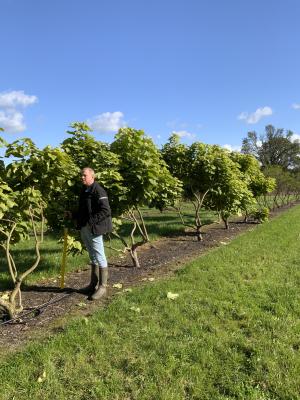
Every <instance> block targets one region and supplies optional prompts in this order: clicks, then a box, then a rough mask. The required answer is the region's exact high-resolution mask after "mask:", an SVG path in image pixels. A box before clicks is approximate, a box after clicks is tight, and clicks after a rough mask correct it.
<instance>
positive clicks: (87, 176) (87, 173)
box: [81, 167, 95, 186]
mask: <svg viewBox="0 0 300 400" xmlns="http://www.w3.org/2000/svg"><path fill="white" fill-rule="evenodd" d="M81 180H82V183H83V184H84V185H85V186H91V185H92V184H93V183H94V181H95V172H94V170H93V169H92V168H89V167H86V168H83V170H82V171H81Z"/></svg>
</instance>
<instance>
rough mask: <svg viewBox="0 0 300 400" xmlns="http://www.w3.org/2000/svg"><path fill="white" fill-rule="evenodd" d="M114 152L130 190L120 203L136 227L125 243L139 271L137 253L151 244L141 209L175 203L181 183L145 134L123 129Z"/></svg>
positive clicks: (122, 213) (113, 148)
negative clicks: (139, 237)
mask: <svg viewBox="0 0 300 400" xmlns="http://www.w3.org/2000/svg"><path fill="white" fill-rule="evenodd" d="M111 150H112V151H113V152H114V153H116V154H117V155H118V157H119V159H120V166H119V171H120V174H121V175H122V177H123V180H124V182H125V185H126V188H127V192H126V194H125V196H124V197H123V198H122V199H120V202H119V210H120V215H121V217H122V218H123V219H127V220H129V221H130V222H131V223H132V230H131V234H130V237H131V243H130V244H128V243H126V242H125V241H124V240H123V242H124V244H125V245H126V248H127V249H128V251H129V252H130V255H131V257H132V260H133V263H134V265H135V266H136V267H138V266H139V261H138V257H137V251H136V250H137V248H138V247H139V246H141V245H143V244H144V243H146V242H147V241H149V238H148V233H147V229H146V226H145V223H144V219H143V216H142V212H141V207H142V206H156V207H158V208H160V209H161V208H163V207H164V206H166V205H168V204H171V203H173V202H174V201H175V200H176V198H177V197H178V195H179V193H180V182H179V180H178V179H176V178H173V177H172V175H171V174H170V172H169V170H168V168H167V166H166V163H165V162H164V161H163V159H162V157H161V154H160V152H159V150H158V149H157V147H156V146H155V144H154V143H153V141H152V139H151V138H150V137H147V136H146V135H145V133H144V132H143V131H142V130H136V129H133V128H121V129H120V130H119V132H118V133H117V135H116V136H115V141H114V142H113V143H112V144H111ZM136 230H138V232H139V233H140V236H141V240H140V241H139V242H135V239H134V234H135V232H136Z"/></svg>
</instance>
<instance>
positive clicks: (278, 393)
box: [0, 206, 300, 400]
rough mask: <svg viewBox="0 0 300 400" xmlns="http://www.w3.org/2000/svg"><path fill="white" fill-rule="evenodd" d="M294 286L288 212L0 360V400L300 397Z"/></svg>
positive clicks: (296, 271) (297, 274) (299, 267)
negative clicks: (166, 277)
mask: <svg viewBox="0 0 300 400" xmlns="http://www.w3.org/2000/svg"><path fill="white" fill-rule="evenodd" d="M299 289H300V207H299V206H297V207H294V208H292V209H290V210H288V211H287V212H285V213H284V214H282V215H281V216H279V217H277V218H275V219H273V220H272V221H271V222H269V223H266V224H264V225H260V226H258V227H256V228H255V229H254V230H253V231H251V232H248V233H246V234H243V235H241V236H240V237H238V238H236V239H235V240H233V241H232V242H231V243H230V244H228V245H226V246H225V245H224V246H222V247H220V248H217V249H215V250H212V251H210V252H209V254H207V255H204V256H202V257H200V258H198V259H197V260H195V261H194V262H191V263H189V264H188V265H186V266H185V268H183V269H181V270H179V271H178V273H177V274H176V275H175V276H174V277H172V278H169V279H164V280H161V281H157V282H153V283H149V284H148V285H145V286H143V287H140V288H134V289H133V290H132V291H131V292H123V293H121V294H120V295H118V296H117V297H116V298H115V299H114V300H113V301H112V302H111V303H110V305H109V306H108V307H107V308H105V309H101V310H99V311H98V312H97V313H96V314H94V315H93V316H91V317H89V318H86V317H80V318H77V319H75V320H72V321H70V323H69V324H68V325H67V326H66V327H65V329H64V331H63V332H62V333H60V334H57V335H56V336H54V337H51V336H49V338H47V339H45V340H43V341H42V342H36V343H34V342H33V343H32V344H30V345H28V346H27V347H26V348H24V349H23V350H22V351H19V352H18V353H15V354H11V355H7V356H2V358H1V359H0V371H1V391H0V399H1V400H8V399H10V400H12V399H15V400H18V399H24V398H31V399H43V400H47V399H59V400H60V399H62V400H63V399H66V400H67V399H68V400H70V399H72V400H77V399H78V400H79V399H80V400H94V399H95V400H96V399H101V400H102V399H119V400H125V399H137V400H150V399H153V400H154V399H156V400H157V399H164V400H175V399H176V400H177V399H178V400H179V399H180V400H183V399H197V400H225V399H235V400H236V399H240V400H279V399H280V400H296V399H300V350H299V349H300V318H299V317H300V290H299ZM169 292H171V293H173V294H177V295H178V297H176V298H174V299H170V298H168V295H167V294H168V293H169Z"/></svg>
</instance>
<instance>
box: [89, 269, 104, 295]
mask: <svg viewBox="0 0 300 400" xmlns="http://www.w3.org/2000/svg"><path fill="white" fill-rule="evenodd" d="M107 279H108V268H99V285H98V288H97V290H96V291H95V293H94V294H93V295H92V296H91V299H92V300H99V299H100V298H101V297H103V296H104V295H105V294H106V288H107Z"/></svg>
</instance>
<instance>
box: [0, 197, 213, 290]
mask: <svg viewBox="0 0 300 400" xmlns="http://www.w3.org/2000/svg"><path fill="white" fill-rule="evenodd" d="M184 211H185V213H186V215H187V221H188V222H189V223H192V219H193V209H192V205H191V204H188V203H187V204H185V207H184ZM143 215H144V219H145V223H146V226H147V229H148V233H149V238H150V240H157V239H159V238H161V237H164V236H173V235H175V236H176V235H180V234H183V232H184V227H183V225H182V224H181V222H180V219H179V217H178V215H177V213H176V212H175V211H172V210H170V211H166V212H163V213H161V212H159V211H158V210H155V209H146V208H145V209H143ZM202 219H203V222H205V223H210V222H213V221H214V220H215V219H216V217H215V215H214V214H213V213H211V212H207V211H203V212H202ZM131 229H132V227H131V225H130V224H129V223H124V224H123V226H122V228H121V230H120V234H121V235H123V236H124V237H125V238H127V239H128V237H129V235H130V231H131ZM75 233H76V232H75ZM61 236H62V232H57V233H55V234H49V235H45V238H44V243H43V244H42V245H41V262H40V264H39V266H38V267H37V268H36V270H35V271H34V272H33V273H32V274H30V275H29V276H28V278H27V280H26V283H28V284H30V283H34V282H37V281H39V280H42V279H46V278H52V277H57V276H59V274H60V269H61V260H62V243H58V239H59V238H60V237H61ZM138 240H139V236H138V235H137V237H136V241H138ZM106 245H107V246H109V243H108V242H107V241H106ZM111 245H112V247H114V248H117V249H122V244H121V242H120V241H119V240H118V239H113V240H112V243H111ZM33 249H34V243H33V241H32V240H28V241H24V242H22V243H18V244H17V245H16V246H13V247H12V254H13V256H14V259H15V262H16V265H17V269H18V271H19V272H22V271H25V270H26V269H27V268H28V266H31V265H32V264H33V263H34V260H35V254H34V251H33ZM106 254H107V257H108V258H110V257H111V256H116V255H117V253H116V252H115V251H113V250H111V249H109V248H107V249H106ZM87 262H88V255H87V253H86V252H84V254H83V255H78V256H76V257H72V256H68V258H67V266H66V270H67V271H74V270H78V269H80V268H82V267H84V266H85V265H86V264H87ZM10 285H11V280H10V276H9V274H8V268H7V263H6V259H5V255H4V253H3V252H2V253H0V291H1V290H2V291H3V290H6V289H8V288H9V287H10Z"/></svg>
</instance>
